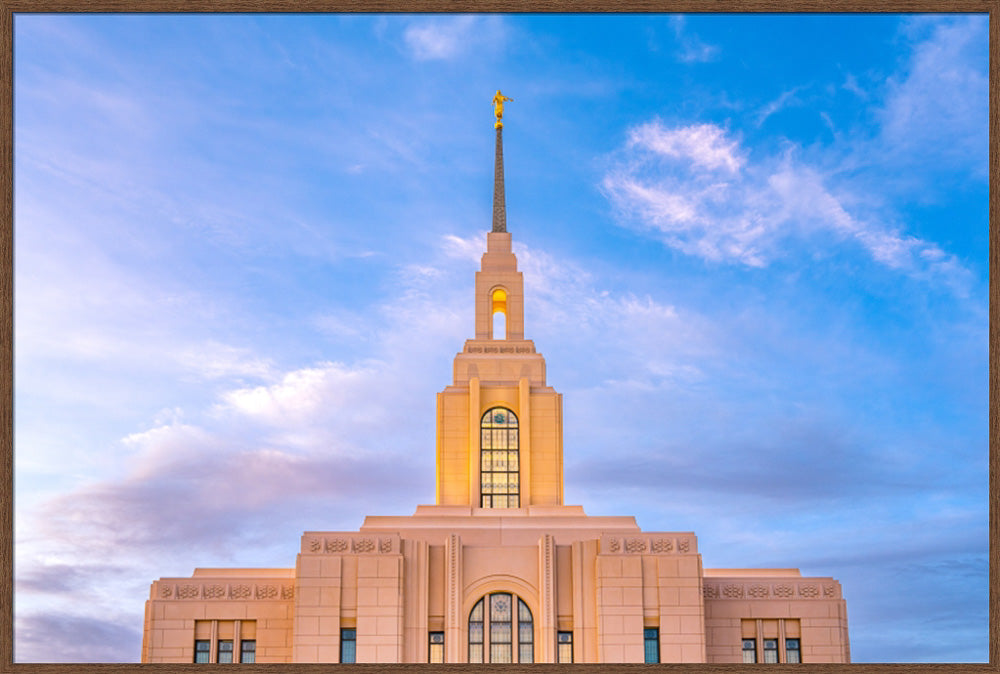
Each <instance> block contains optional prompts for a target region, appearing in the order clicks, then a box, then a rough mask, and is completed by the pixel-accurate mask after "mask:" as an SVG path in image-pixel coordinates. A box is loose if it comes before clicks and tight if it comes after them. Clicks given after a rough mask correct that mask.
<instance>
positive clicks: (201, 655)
mask: <svg viewBox="0 0 1000 674" xmlns="http://www.w3.org/2000/svg"><path fill="white" fill-rule="evenodd" d="M211 654H212V642H211V641H209V640H208V639H199V640H197V641H195V642H194V661H195V662H208V659H209V656H210V655H211Z"/></svg>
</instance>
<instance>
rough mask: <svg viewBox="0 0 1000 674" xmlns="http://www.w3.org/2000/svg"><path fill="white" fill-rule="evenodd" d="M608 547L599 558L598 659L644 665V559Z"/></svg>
mask: <svg viewBox="0 0 1000 674" xmlns="http://www.w3.org/2000/svg"><path fill="white" fill-rule="evenodd" d="M605 543H607V541H606V540H605V541H602V548H603V547H604V545H605ZM608 547H609V550H607V551H605V550H603V549H602V551H601V554H599V555H598V556H597V615H598V657H599V658H600V661H601V662H643V661H644V656H643V653H644V648H643V633H642V630H643V615H642V557H640V556H638V555H634V554H625V553H624V551H621V550H620V548H619V551H614V550H611V549H610V547H611V546H610V545H609V546H608Z"/></svg>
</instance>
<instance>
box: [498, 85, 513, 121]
mask: <svg viewBox="0 0 1000 674" xmlns="http://www.w3.org/2000/svg"><path fill="white" fill-rule="evenodd" d="M513 100H514V99H513V98H507V97H506V96H504V95H503V94H501V93H500V90H499V89H497V94H496V96H494V97H493V113H494V114H495V115H496V116H497V123H496V124H495V125H494V126H497V127H500V126H503V103H504V101H513Z"/></svg>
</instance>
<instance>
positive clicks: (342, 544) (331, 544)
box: [302, 532, 400, 555]
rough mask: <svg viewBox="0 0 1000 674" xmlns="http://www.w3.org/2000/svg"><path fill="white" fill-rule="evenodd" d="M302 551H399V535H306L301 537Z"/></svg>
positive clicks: (330, 552) (385, 552)
mask: <svg viewBox="0 0 1000 674" xmlns="http://www.w3.org/2000/svg"><path fill="white" fill-rule="evenodd" d="M302 552H304V553H313V554H323V553H325V554H329V555H344V554H359V555H369V554H377V555H378V554H381V555H389V554H393V553H399V552H400V544H399V536H397V535H392V536H383V537H380V538H376V537H374V536H370V535H366V534H358V533H353V534H352V533H340V532H338V533H336V534H329V535H318V534H316V535H306V536H303V537H302Z"/></svg>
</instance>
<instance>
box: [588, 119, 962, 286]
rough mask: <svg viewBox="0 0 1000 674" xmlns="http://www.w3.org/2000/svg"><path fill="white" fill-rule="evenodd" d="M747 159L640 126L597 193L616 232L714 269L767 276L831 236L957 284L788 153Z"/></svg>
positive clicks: (703, 141)
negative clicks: (758, 270)
mask: <svg viewBox="0 0 1000 674" xmlns="http://www.w3.org/2000/svg"><path fill="white" fill-rule="evenodd" d="M748 155H749V153H748V151H747V150H745V149H744V148H742V147H741V145H740V143H739V141H738V139H737V138H735V137H734V136H733V135H731V134H730V133H729V132H727V131H726V130H725V129H724V128H722V127H720V126H717V125H712V124H698V125H685V126H668V125H666V124H664V123H663V122H661V121H653V122H647V123H644V124H641V125H639V126H637V127H634V128H632V129H630V130H629V132H628V142H627V143H626V145H625V147H624V148H623V149H622V150H621V151H619V153H618V154H617V155H616V157H615V158H614V159H613V161H612V166H611V168H610V169H609V170H608V171H607V173H606V174H605V176H604V178H603V181H602V188H603V190H604V192H605V194H606V195H607V196H608V198H609V199H610V201H611V203H612V204H613V206H614V207H615V209H616V211H617V212H618V215H619V218H620V221H621V222H622V223H623V224H625V225H627V226H630V227H633V228H636V229H638V230H639V231H641V232H643V233H647V234H649V235H651V236H654V237H655V238H657V239H659V240H660V241H662V242H663V243H664V244H665V245H667V246H669V247H671V248H675V249H677V250H679V251H681V252H683V253H686V254H688V255H693V256H697V257H701V258H704V259H706V260H709V261H712V262H723V263H738V264H743V265H746V266H750V267H766V266H768V265H769V264H770V263H771V262H772V261H773V260H775V259H776V258H780V257H787V256H788V255H790V254H791V252H792V247H793V245H797V246H799V247H801V246H815V245H816V244H817V243H818V242H819V241H821V240H822V237H821V235H823V234H828V235H832V236H833V238H832V242H834V243H837V244H839V245H841V246H842V245H844V243H846V242H854V243H855V244H857V245H860V246H861V248H863V249H864V250H866V251H867V252H868V254H869V255H870V256H871V257H872V259H874V260H875V261H876V262H878V263H880V264H883V265H885V266H887V267H889V268H892V269H896V270H899V271H902V272H905V273H908V274H911V275H920V274H933V275H938V276H946V277H960V276H961V275H962V272H963V270H962V269H961V265H960V263H959V262H958V260H957V259H956V258H954V256H951V255H948V254H947V253H946V252H944V251H943V250H941V249H940V248H939V247H938V246H937V245H936V244H934V243H933V242H929V241H923V240H921V239H919V238H917V237H914V236H909V235H906V234H905V233H903V232H902V231H900V230H899V229H896V228H892V227H887V226H885V225H884V224H882V223H881V222H878V221H876V220H875V219H874V218H873V217H869V216H868V215H866V214H861V213H858V212H852V211H851V207H850V205H849V204H851V203H854V202H856V201H857V199H856V198H855V197H854V196H853V195H851V194H850V193H846V192H842V193H839V194H838V192H837V191H835V190H834V189H833V188H831V187H830V186H829V182H830V181H829V180H828V179H827V178H826V177H824V176H823V175H822V174H821V173H820V172H819V171H818V170H817V169H815V168H813V167H811V166H809V165H807V164H803V163H802V162H801V161H799V160H797V159H796V157H795V153H794V152H793V151H791V150H789V151H787V152H785V153H784V154H783V155H781V156H776V157H762V158H759V159H757V160H756V161H749V160H748V159H746V157H747V156H748ZM828 241H830V239H828ZM826 245H828V244H826Z"/></svg>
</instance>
